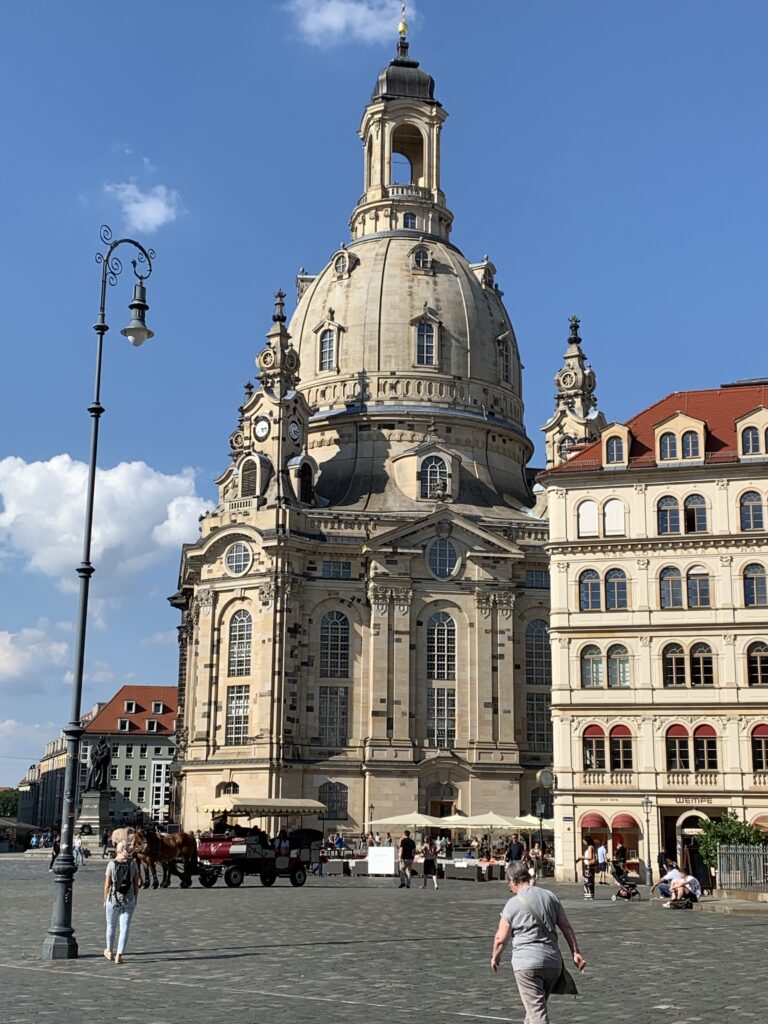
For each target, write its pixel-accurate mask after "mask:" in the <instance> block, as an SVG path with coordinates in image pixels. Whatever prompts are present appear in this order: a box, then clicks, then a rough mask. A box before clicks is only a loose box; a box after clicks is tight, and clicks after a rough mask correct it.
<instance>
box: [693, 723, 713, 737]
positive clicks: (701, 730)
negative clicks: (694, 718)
mask: <svg viewBox="0 0 768 1024" xmlns="http://www.w3.org/2000/svg"><path fill="white" fill-rule="evenodd" d="M693 735H694V736H700V737H707V738H710V737H712V736H717V733H716V732H715V730H714V728H713V727H712V726H711V725H697V726H696V728H695V729H694V730H693Z"/></svg>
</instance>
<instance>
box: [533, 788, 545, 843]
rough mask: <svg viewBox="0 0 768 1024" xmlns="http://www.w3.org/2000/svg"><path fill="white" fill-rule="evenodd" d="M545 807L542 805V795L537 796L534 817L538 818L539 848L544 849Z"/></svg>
mask: <svg viewBox="0 0 768 1024" xmlns="http://www.w3.org/2000/svg"><path fill="white" fill-rule="evenodd" d="M545 810H546V808H545V806H544V799H543V797H538V798H537V800H536V811H535V814H536V817H537V818H538V819H539V849H540V850H543V849H544V824H543V823H544V812H545Z"/></svg>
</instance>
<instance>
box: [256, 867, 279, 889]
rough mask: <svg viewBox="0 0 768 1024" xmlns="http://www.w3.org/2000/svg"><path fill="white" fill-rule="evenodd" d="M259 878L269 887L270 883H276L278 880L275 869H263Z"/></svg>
mask: <svg viewBox="0 0 768 1024" xmlns="http://www.w3.org/2000/svg"><path fill="white" fill-rule="evenodd" d="M259 878H260V879H261V884H262V885H266V886H267V888H269V886H270V885H274V884H275V882H276V881H277V875H276V874H275V872H274V871H262V872H261V874H260V875H259Z"/></svg>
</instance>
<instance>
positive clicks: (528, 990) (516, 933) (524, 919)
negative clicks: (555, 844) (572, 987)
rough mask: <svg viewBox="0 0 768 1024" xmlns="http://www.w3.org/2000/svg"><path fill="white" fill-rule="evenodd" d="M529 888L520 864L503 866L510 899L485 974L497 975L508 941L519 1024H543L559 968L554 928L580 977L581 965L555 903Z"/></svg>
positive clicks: (566, 923) (572, 934)
mask: <svg viewBox="0 0 768 1024" xmlns="http://www.w3.org/2000/svg"><path fill="white" fill-rule="evenodd" d="M530 883H531V878H530V875H529V874H528V868H527V867H526V865H525V864H523V863H521V862H520V861H512V862H511V863H510V864H509V865H508V866H507V885H508V887H509V891H510V892H512V893H514V896H513V897H512V899H510V900H508V902H507V904H506V906H505V907H504V909H503V910H502V912H501V921H500V922H499V927H498V930H497V932H496V935H495V936H494V939H493V954H492V955H491V969H492V970H493V971H497V970H498V969H499V963H500V962H501V955H502V953H503V952H504V948H505V947H506V945H507V943H508V942H509V939H510V936H511V937H512V969H513V970H514V972H515V981H516V982H517V990H518V992H519V993H520V999H521V1000H522V1003H523V1006H524V1007H525V1012H526V1018H525V1022H526V1024H549V1014H548V1012H547V999H548V998H549V996H550V994H551V992H552V989H553V987H554V985H555V982H556V981H557V979H558V978H559V977H560V971H561V969H562V966H563V958H562V957H561V955H560V950H559V948H558V945H557V928H559V929H560V931H561V932H562V933H563V935H564V936H565V939H566V942H567V943H568V947H569V948H570V950H571V955H572V956H573V962H574V964H575V965H576V966H577V967H578V968H579V970H580V971H583V970H584V968H585V967H586V965H587V961H586V960H585V959H584V957H583V956H582V955H581V953H580V952H579V947H578V943H577V941H576V934H575V932H574V930H573V928H572V927H571V924H570V921H569V920H568V918H567V917H566V915H565V911H564V910H563V907H562V904H561V903H560V900H559V899H558V898H557V896H555V894H554V893H551V892H550V891H549V890H548V889H541V888H540V887H538V886H533V885H531V884H530ZM539 918H540V920H539Z"/></svg>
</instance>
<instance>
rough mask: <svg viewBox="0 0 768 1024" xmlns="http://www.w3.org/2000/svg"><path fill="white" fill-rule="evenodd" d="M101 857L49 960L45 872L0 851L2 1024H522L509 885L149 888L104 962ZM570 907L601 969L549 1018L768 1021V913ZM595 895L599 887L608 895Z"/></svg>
mask: <svg viewBox="0 0 768 1024" xmlns="http://www.w3.org/2000/svg"><path fill="white" fill-rule="evenodd" d="M103 866H104V864H103V862H102V861H101V860H98V859H92V860H91V861H90V863H89V864H88V865H87V866H86V867H85V868H84V869H81V870H80V871H79V872H78V876H77V880H76V887H75V901H74V906H75V912H74V922H75V927H76V929H77V938H78V942H79V944H80V957H79V959H77V960H72V961H64V962H58V963H51V962H47V961H43V960H42V959H41V956H40V950H41V945H42V942H43V939H44V937H45V932H46V929H47V927H48V924H49V921H50V912H51V899H52V889H53V885H52V884H51V879H52V877H53V876H52V875H50V874H49V873H48V870H47V864H45V863H41V862H40V861H36V862H29V861H25V860H24V859H23V858H15V857H5V856H3V857H0V991H1V992H2V1009H1V1010H0V1015H1V1016H2V1020H3V1021H4V1024H9V1022H14V1024H16V1022H24V1024H32V1022H35V1024H46V1022H48V1021H54V1020H55V1021H58V1022H60V1021H62V1020H65V1021H79V1022H84V1021H94V1022H96V1024H103V1022H105V1021H107V1022H122V1021H130V1022H131V1024H155V1022H158V1024H160V1022H162V1024H177V1022H184V1024H191V1022H196V1021H200V1022H205V1024H224V1022H232V1021H237V1022H238V1024H295V1022H301V1021H307V1022H310V1024H314V1022H316V1021H317V1022H323V1024H326V1022H327V1024H385V1022H386V1024H404V1022H406V1021H407V1022H409V1024H410V1022H414V1024H416V1022H418V1024H437V1022H438V1021H439V1022H440V1024H472V1022H483V1021H513V1022H522V1019H523V1014H522V1012H521V1007H520V1003H519V1000H518V998H517V992H516V988H515V985H514V980H513V976H512V971H511V968H510V967H509V966H508V965H507V966H506V967H505V968H504V969H503V970H502V971H501V972H500V973H499V974H497V975H494V974H492V973H491V971H490V968H489V959H490V951H491V939H492V936H493V933H494V931H495V928H496V924H497V922H498V915H499V911H500V910H501V907H502V906H503V904H504V900H505V898H506V896H505V889H504V885H503V883H502V882H487V883H473V882H463V881H448V882H443V883H441V885H440V889H439V891H438V892H434V891H433V890H432V889H431V888H430V889H427V890H425V891H421V890H419V889H418V888H416V887H415V885H414V887H412V888H411V889H410V890H408V889H402V890H399V889H398V888H397V886H396V883H395V882H394V881H392V880H390V879H373V878H372V879H364V878H359V879H344V878H330V879H328V878H326V879H315V878H310V880H309V881H308V883H307V885H306V886H305V887H304V888H303V889H294V888H292V887H291V886H290V885H289V884H288V883H287V882H283V881H279V882H278V883H277V884H276V885H275V886H274V887H273V888H271V889H264V888H262V887H261V886H260V885H259V884H258V882H257V881H256V880H255V879H250V878H249V879H247V880H246V884H245V885H244V886H243V887H242V888H241V889H227V888H226V887H225V886H224V885H223V884H221V883H218V884H217V885H216V887H215V888H213V889H208V890H206V889H203V888H201V887H200V886H199V885H198V883H197V882H195V883H194V886H193V888H192V889H190V890H181V889H179V888H178V886H177V883H174V887H173V888H172V889H169V890H165V891H158V892H151V891H150V892H147V893H144V894H142V897H141V900H140V903H139V907H138V909H137V911H136V914H135V915H134V919H133V928H132V934H131V941H130V944H129V949H128V954H127V957H126V962H125V964H124V965H122V966H116V965H114V964H112V963H109V962H108V961H106V960H104V958H103V957H102V955H101V950H102V948H103V945H104V924H103V921H104V918H103V909H102V905H101V889H102V871H103ZM552 888H553V889H555V891H557V892H558V894H559V895H560V896H561V898H562V899H563V902H564V904H565V906H566V909H567V911H568V914H569V916H570V918H571V921H572V923H573V924H574V926H575V928H576V932H577V934H578V936H579V940H580V944H581V946H582V949H583V951H584V953H585V955H586V957H587V959H588V961H589V967H588V969H587V973H586V974H585V975H584V976H582V977H581V978H580V979H579V988H580V991H581V995H580V996H579V998H578V999H577V1000H575V1001H574V1000H573V999H572V998H571V997H566V996H561V997H556V998H555V999H553V1001H552V1003H551V1004H550V1005H551V1008H552V1020H553V1024H579V1022H587V1021H589V1022H590V1024H595V1021H598V1020H599V1021H604V1022H606V1024H607V1022H610V1024H614V1022H617V1021H618V1022H620V1024H651V1022H653V1024H683V1022H684V1024H689V1022H693V1021H703V1022H706V1024H724V1022H726V1021H727V1022H728V1024H734V1022H738V1021H752V1020H760V1021H764V1020H765V1019H766V1017H768V986H766V985H765V981H764V977H765V949H766V944H767V943H766V940H768V918H766V916H765V915H759V914H755V915H753V916H740V917H738V918H733V917H730V916H727V915H721V914H702V913H692V912H689V911H666V910H661V909H660V908H659V907H658V906H655V905H652V904H650V903H648V902H647V901H643V902H642V903H640V904H638V903H634V904H631V905H628V904H623V903H612V902H611V901H610V898H609V897H610V893H611V892H612V891H613V890H612V889H608V888H607V887H606V888H605V889H604V890H603V891H601V892H599V893H598V897H599V898H598V899H597V900H596V901H595V902H594V903H593V904H584V903H583V901H582V900H581V899H580V898H579V894H578V890H577V888H576V887H575V886H552ZM598 889H600V887H598Z"/></svg>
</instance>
